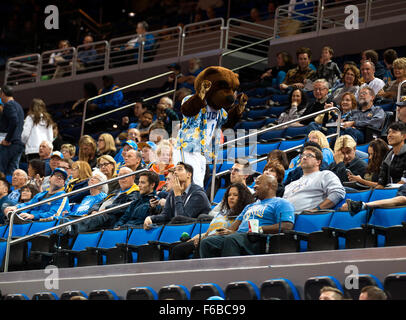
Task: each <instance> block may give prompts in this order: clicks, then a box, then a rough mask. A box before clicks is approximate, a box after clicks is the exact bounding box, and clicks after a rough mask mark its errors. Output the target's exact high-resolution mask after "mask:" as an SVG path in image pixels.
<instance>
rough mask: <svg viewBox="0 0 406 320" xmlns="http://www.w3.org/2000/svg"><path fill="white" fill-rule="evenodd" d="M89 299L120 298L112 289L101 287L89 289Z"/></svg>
mask: <svg viewBox="0 0 406 320" xmlns="http://www.w3.org/2000/svg"><path fill="white" fill-rule="evenodd" d="M89 300H120V297H119V296H118V295H117V294H116V293H115V292H114V291H113V290H110V289H101V290H93V291H91V292H90V293H89Z"/></svg>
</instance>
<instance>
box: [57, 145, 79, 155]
mask: <svg viewBox="0 0 406 320" xmlns="http://www.w3.org/2000/svg"><path fill="white" fill-rule="evenodd" d="M60 151H61V153H62V155H63V158H64V159H73V158H74V157H75V154H76V147H75V146H74V145H72V144H70V143H65V144H63V145H62V146H61V150H60Z"/></svg>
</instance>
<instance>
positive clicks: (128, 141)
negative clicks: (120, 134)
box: [124, 140, 138, 151]
mask: <svg viewBox="0 0 406 320" xmlns="http://www.w3.org/2000/svg"><path fill="white" fill-rule="evenodd" d="M126 144H128V145H129V146H130V147H131V148H133V149H134V150H135V151H137V150H138V146H137V144H136V143H135V142H134V141H132V140H127V141H126V142H125V143H124V145H126Z"/></svg>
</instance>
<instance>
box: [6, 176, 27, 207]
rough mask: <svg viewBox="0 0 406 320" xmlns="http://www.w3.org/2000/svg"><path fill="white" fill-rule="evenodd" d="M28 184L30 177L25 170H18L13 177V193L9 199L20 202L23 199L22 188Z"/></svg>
mask: <svg viewBox="0 0 406 320" xmlns="http://www.w3.org/2000/svg"><path fill="white" fill-rule="evenodd" d="M27 183H28V175H27V173H26V172H25V171H24V170H21V169H16V170H14V172H13V175H12V177H11V190H12V191H11V192H10V194H9V195H8V198H9V199H10V200H12V201H15V202H19V201H20V197H21V188H22V187H23V186H25V185H26V184H27Z"/></svg>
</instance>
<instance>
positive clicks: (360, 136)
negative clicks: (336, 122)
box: [341, 128, 365, 144]
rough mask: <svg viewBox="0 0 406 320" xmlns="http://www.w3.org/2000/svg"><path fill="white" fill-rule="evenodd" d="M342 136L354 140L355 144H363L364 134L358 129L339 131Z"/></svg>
mask: <svg viewBox="0 0 406 320" xmlns="http://www.w3.org/2000/svg"><path fill="white" fill-rule="evenodd" d="M344 134H348V135H350V136H351V137H353V138H354V140H355V141H356V142H357V144H363V143H364V139H365V137H364V134H363V133H362V132H361V131H360V130H358V129H355V128H346V129H343V130H341V135H344Z"/></svg>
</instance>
